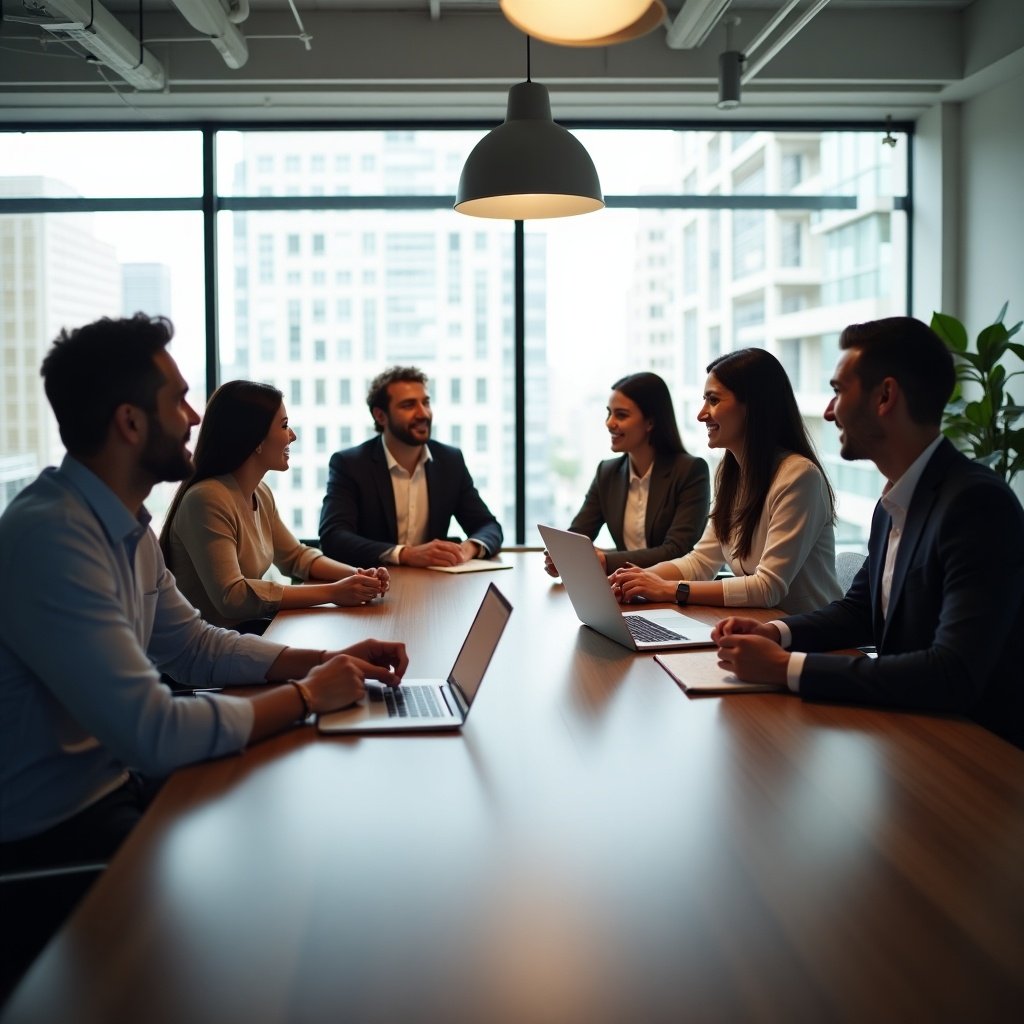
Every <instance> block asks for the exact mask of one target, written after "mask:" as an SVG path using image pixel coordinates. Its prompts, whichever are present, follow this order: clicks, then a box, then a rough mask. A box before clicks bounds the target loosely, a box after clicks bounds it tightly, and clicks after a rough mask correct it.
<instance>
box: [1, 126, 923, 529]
mask: <svg viewBox="0 0 1024 1024" xmlns="http://www.w3.org/2000/svg"><path fill="white" fill-rule="evenodd" d="M32 134H33V135H35V136H38V141H39V142H43V141H46V142H48V143H50V144H52V147H53V148H52V149H51V150H50V152H58V151H59V145H60V141H61V139H60V133H32ZM124 134H125V136H126V137H127V138H128V139H129V140H130V139H131V133H124ZM577 134H578V135H579V137H580V138H581V139H582V140H584V142H585V144H586V145H587V146H588V149H590V151H591V152H592V154H593V155H594V157H595V160H596V162H597V165H598V168H599V170H600V172H601V175H602V181H603V184H604V188H605V192H606V194H609V195H617V196H624V197H627V199H628V197H629V196H630V195H636V196H637V197H643V196H645V195H666V196H672V195H679V196H696V197H703V196H708V197H719V198H720V200H721V207H720V208H711V209H701V208H689V209H688V208H685V204H680V205H677V206H669V207H667V208H665V209H651V208H646V209H644V208H636V209H609V210H607V211H604V212H603V213H601V214H599V215H597V216H595V217H592V218H577V219H573V220H571V221H565V222H530V223H527V225H526V228H525V259H524V267H523V273H524V281H525V308H524V310H523V315H524V322H525V339H524V345H525V350H524V357H525V359H524V363H525V370H524V373H525V379H526V387H525V392H526V414H525V415H526V423H525V425H524V426H525V431H524V432H525V436H526V448H525V454H526V464H527V471H526V479H525V493H524V497H525V502H526V523H527V535H526V537H525V538H524V539H525V540H526V542H528V543H530V542H533V541H535V539H536V538H535V537H534V536H532V530H533V523H535V522H538V521H553V522H566V521H568V518H569V517H570V516H571V514H572V512H573V511H575V508H576V507H577V506H578V503H579V500H580V499H581V497H582V494H583V492H584V491H585V489H586V486H587V483H588V482H589V479H590V477H591V476H592V474H593V469H594V466H595V465H596V462H597V461H598V460H599V459H600V458H603V457H606V456H607V455H608V451H607V438H606V435H605V432H604V430H603V417H604V405H605V403H606V401H607V388H608V385H609V384H610V383H611V381H612V380H614V379H615V377H617V376H619V375H621V374H622V373H625V372H630V371H633V370H638V369H653V370H655V371H656V372H658V373H661V374H662V375H663V376H665V377H666V379H667V380H668V381H669V384H670V386H671V387H672V389H673V394H674V395H675V397H676V410H677V414H678V416H679V419H680V426H681V428H682V430H683V433H684V438H685V439H686V441H687V444H688V445H689V446H690V447H691V448H692V449H693V450H695V451H696V452H698V453H702V454H703V453H704V452H703V447H704V446H703V440H704V439H703V436H702V434H701V431H700V429H699V426H698V425H697V424H696V421H695V418H694V417H695V415H696V410H697V409H698V408H699V400H700V393H701V391H702V389H703V376H704V370H703V367H704V366H705V365H706V363H707V361H709V360H710V359H712V358H714V357H716V356H717V355H719V354H721V353H722V352H724V351H729V350H731V349H733V348H736V347H739V346H741V345H744V344H759V345H764V346H765V347H768V348H769V349H771V350H772V351H774V352H775V353H776V354H777V355H778V356H779V357H780V359H782V361H783V362H784V364H785V365H786V366H787V369H788V370H789V372H790V374H791V376H792V377H793V381H794V386H795V387H796V389H797V392H798V398H799V399H800V402H801V407H802V409H803V410H804V412H805V414H806V416H807V420H808V424H809V426H810V428H811V430H812V433H813V435H814V436H815V438H816V439H817V440H818V442H819V445H820V447H821V448H822V453H823V455H824V457H825V459H826V462H827V464H828V466H829V471H830V473H831V474H832V476H833V480H834V482H835V483H836V485H837V489H838V490H839V491H840V497H841V506H840V511H841V516H842V523H841V531H840V532H841V534H842V533H843V532H844V531H845V534H846V536H847V537H849V538H850V539H851V540H852V539H854V538H855V537H858V536H862V535H863V532H864V530H865V528H866V523H867V516H868V514H869V510H870V507H871V505H872V504H873V502H874V499H875V497H876V496H877V493H878V489H879V481H878V480H877V474H875V473H874V471H873V470H870V469H866V468H865V467H863V466H859V465H855V464H846V463H842V462H841V460H840V459H839V457H838V451H837V446H836V445H835V439H834V437H833V434H834V431H830V430H823V429H821V421H820V413H821V410H822V408H823V407H824V404H825V401H827V379H828V375H829V372H830V370H831V367H832V363H833V362H834V354H835V334H836V331H837V329H838V328H840V327H841V326H843V324H845V323H847V322H850V321H852V320H858V319H867V318H870V317H872V316H881V315H888V314H891V313H900V312H904V311H905V310H904V308H903V295H904V293H905V288H904V285H905V279H904V276H903V275H904V273H905V271H906V266H905V264H906V258H905V254H906V217H905V215H904V214H903V213H902V212H900V211H898V210H894V203H893V197H894V196H900V195H902V194H903V193H904V192H905V191H906V189H905V181H906V168H905V161H904V158H903V156H902V153H904V152H905V148H904V149H903V150H901V151H900V152H897V153H895V154H894V153H893V151H891V150H889V149H888V148H887V147H881V146H879V145H878V138H877V136H876V135H875V134H873V133H855V132H822V133H809V132H792V131H787V132H771V131H761V132H744V133H728V132H721V133H720V132H714V131H700V132H692V131H687V132H684V131H667V130H665V131H656V130H650V131H648V130H645V131H633V132H624V131H604V132H601V131H598V130H587V131H580V132H578V133H577ZM44 136H50V137H52V138H48V139H46V140H44V139H43V137H44ZM166 137H167V138H169V139H174V140H181V139H184V140H186V142H185V144H183V145H181V146H179V147H178V148H177V150H176V152H177V153H180V159H181V161H182V163H183V165H187V166H182V167H181V168H177V169H176V171H175V173H173V174H170V175H169V176H168V179H169V180H168V181H167V182H164V181H152V182H151V183H150V188H149V192H148V193H147V192H145V191H143V193H142V194H143V196H147V195H148V196H149V197H150V198H153V197H156V198H157V200H158V198H159V197H161V196H166V195H179V194H184V195H193V196H194V195H198V194H199V191H200V184H201V151H200V146H199V142H198V139H199V134H198V133H195V132H192V133H190V132H180V133H167V136H166ZM477 137H479V133H476V134H474V133H472V132H441V131H424V130H417V131H387V132H380V131H351V132H327V131H325V132H277V133H271V132H219V133H217V134H216V140H217V146H218V170H219V180H218V182H217V187H218V191H219V192H220V194H222V195H224V196H229V197H236V198H238V199H239V200H240V202H239V204H238V205H237V208H234V209H228V210H224V211H222V212H221V213H220V214H218V219H217V229H218V239H219V249H220V261H221V266H220V268H219V269H220V274H219V282H220V285H219V287H220V294H219V295H218V297H217V298H218V308H219V310H220V322H219V338H218V344H219V353H218V355H219V362H220V377H221V379H228V378H231V377H236V376H246V377H252V378H254V379H257V380H266V381H269V382H271V383H275V384H276V385H277V386H279V387H281V388H282V390H283V391H284V392H285V395H286V400H287V401H288V404H289V415H290V416H291V419H292V422H293V424H294V426H295V429H296V430H297V432H298V434H299V440H298V442H297V443H296V445H295V446H294V456H293V466H294V468H293V470H292V472H291V477H290V479H288V480H287V482H286V481H285V480H284V479H279V478H277V475H275V474H272V475H271V477H270V478H269V482H271V483H272V484H273V485H274V486H275V488H276V490H277V493H278V500H279V502H280V503H281V505H282V508H283V513H284V515H285V517H286V521H289V522H291V523H292V524H293V526H294V527H295V528H296V530H297V531H299V532H301V533H302V534H303V535H311V534H313V533H315V531H316V526H317V521H318V514H319V505H320V499H321V496H322V481H323V478H324V468H325V459H326V456H327V455H328V454H329V450H331V449H333V445H331V444H330V443H329V442H334V441H336V442H337V445H338V447H345V446H348V445H350V444H355V443H358V442H359V441H361V440H363V439H364V438H365V437H369V436H372V435H373V428H372V422H371V420H370V417H369V412H368V411H367V410H366V407H365V404H364V401H363V396H364V394H365V383H366V382H367V381H368V380H369V379H370V378H371V377H372V376H373V375H374V373H376V372H377V371H378V370H379V369H380V368H382V367H383V366H384V365H386V364H388V363H392V362H413V363H417V364H419V365H422V366H423V368H424V370H426V371H427V373H428V374H429V375H430V377H431V387H432V394H433V399H434V406H435V436H436V437H438V438H439V439H440V440H444V441H449V442H451V443H455V444H459V445H460V446H461V445H462V444H463V443H466V444H469V445H471V450H467V451H466V455H467V459H468V460H469V463H470V468H471V470H472V472H473V473H474V476H475V477H476V479H477V482H478V483H482V482H483V483H482V487H481V489H482V490H484V491H485V493H484V496H485V498H486V500H487V501H488V502H489V504H491V506H492V508H494V510H495V511H496V513H497V514H498V515H499V517H500V518H501V519H502V521H503V523H504V524H505V527H506V534H507V535H508V536H509V537H510V538H511V536H512V531H511V525H512V523H513V522H514V521H515V515H516V477H515V435H516V430H515V407H516V404H515V400H514V397H515V393H514V388H515V380H514V363H515V359H514V351H515V339H514V336H513V331H514V323H515V302H514V296H513V282H514V279H515V267H514V255H513V245H512V229H511V226H510V225H508V224H501V223H497V224H491V223H483V222H479V221H474V220H472V219H470V218H463V217H460V216H458V215H456V214H454V213H452V212H451V211H450V210H447V209H427V210H420V209H408V208H402V207H401V205H400V204H397V203H396V206H395V208H392V209H388V208H382V209H372V210H368V209H357V208H353V209H331V210H320V209H318V210H302V209H288V210H274V209H270V210H266V209H260V210H254V209H245V208H244V199H245V198H246V197H248V196H256V197H299V198H301V197H303V196H308V197H316V196H329V197H344V196H366V195H369V196H383V197H385V199H384V200H382V206H383V207H386V206H387V202H388V197H396V200H398V199H400V198H401V197H404V196H445V195H449V194H451V193H452V192H454V187H455V182H456V181H457V177H458V173H459V171H460V170H461V165H462V161H463V160H464V158H465V154H466V153H467V152H468V150H469V148H471V146H472V144H473V143H474V142H475V141H476V138H477ZM11 138H14V137H13V136H12V137H11ZM6 141H7V140H6V139H5V142H6ZM106 141H107V139H105V142H106ZM31 144H32V139H31V137H30V139H29V142H28V144H26V146H25V149H26V153H27V152H28V151H29V149H30V148H31ZM38 148H39V150H40V152H41V153H42V154H43V155H42V156H41V157H40V158H39V160H38V161H37V164H38V166H39V167H40V168H42V169H45V170H46V173H45V174H42V173H38V174H36V175H35V176H34V177H35V179H36V180H35V181H34V182H27V180H26V179H27V178H29V177H32V176H31V175H26V174H19V176H18V178H14V177H13V176H8V177H4V178H0V200H2V197H3V196H5V195H6V196H10V195H29V196H35V195H38V196H45V195H48V194H54V193H55V192H56V194H66V195H86V196H92V195H96V196H100V195H104V194H108V195H137V194H139V189H140V188H141V187H142V186H141V184H140V181H139V180H138V179H139V176H135V178H134V180H133V181H132V183H131V185H130V186H129V185H128V184H127V183H125V182H119V183H117V184H116V185H111V184H104V185H97V184H96V183H95V182H96V181H98V180H100V176H99V175H98V174H94V175H93V179H92V180H90V179H89V178H88V176H87V177H86V178H83V179H82V180H81V181H75V180H71V181H61V180H60V179H59V175H60V173H65V172H67V173H69V174H70V170H69V169H68V168H66V166H65V165H64V164H61V163H59V162H57V161H56V160H54V159H52V158H51V159H50V161H49V162H47V158H46V152H45V151H46V146H45V145H40V146H39V147H38ZM136 150H137V147H136ZM624 154H625V157H624ZM136 159H138V156H137V155H136ZM23 163H24V164H25V165H28V164H30V163H31V159H30V158H29V157H26V158H25V159H24V160H23ZM109 163H110V162H109V161H105V164H108V165H109ZM128 165H129V166H130V161H128ZM171 179H173V180H171ZM111 188H112V189H113V191H112V192H111V191H110V189H111ZM103 189H106V190H107V191H106V192H104V191H103ZM762 193H763V194H767V195H774V194H785V195H796V196H812V197H813V196H844V195H846V196H848V195H854V196H856V206H855V208H852V209H848V210H836V209H821V210H810V209H806V210H790V209H787V210H774V209H731V208H730V206H729V197H730V196H732V195H739V196H752V195H753V196H756V195H759V194H762ZM627 205H628V203H627ZM118 216H119V217H120V218H121V221H122V223H123V224H126V223H127V222H128V221H130V220H133V219H134V220H137V218H138V217H139V216H140V215H139V214H122V215H109V214H104V215H102V217H101V216H100V215H95V216H92V215H88V214H44V213H30V214H8V213H4V212H3V211H2V206H0V265H2V270H3V274H2V277H0V280H2V281H3V289H4V291H3V299H4V302H3V307H2V316H3V321H2V326H3V332H4V334H3V339H2V341H3V352H4V367H3V373H4V376H3V384H4V392H5V394H4V409H3V411H4V430H3V433H2V440H3V448H2V449H0V466H2V472H0V502H5V501H6V500H9V497H10V496H11V495H12V494H14V493H16V492H17V490H18V489H19V488H20V487H21V486H23V485H24V484H25V483H26V482H27V481H28V480H30V479H32V478H33V477H34V475H35V474H36V473H37V472H38V469H39V468H40V467H41V466H42V465H44V464H46V463H47V462H53V461H56V459H57V458H59V455H60V446H59V442H58V441H57V439H56V431H55V429H54V427H53V424H52V420H51V419H50V415H49V410H48V408H47V407H46V405H45V402H44V401H43V400H42V394H41V390H40V388H39V385H38V376H37V374H38V362H39V359H40V358H41V353H42V352H43V351H44V350H45V348H46V346H47V345H48V343H49V340H50V339H52V337H53V336H54V335H55V334H56V332H57V330H58V329H59V327H61V326H64V325H65V324H76V323H82V322H85V321H86V320H88V319H92V318H94V317H95V316H99V315H104V314H110V313H115V314H116V313H119V312H123V311H129V310H127V309H125V308H124V304H125V303H129V304H133V305H134V306H135V307H137V308H143V309H145V310H146V311H147V312H152V313H157V312H160V313H166V314H168V315H170V316H171V317H172V318H173V319H174V320H175V323H176V326H177V338H176V340H175V342H174V348H173V350H174V352H175V354H176V356H177V357H178V359H179V361H180V362H182V364H183V369H184V370H185V371H186V376H188V377H189V379H190V380H191V382H192V385H193V392H192V393H193V396H194V397H195V399H196V404H197V406H199V407H201V406H202V405H203V403H204V401H205V397H206V393H205V392H206V387H205V381H204V380H203V376H202V375H203V357H204V351H203V348H204V337H203V320H202V302H203V300H202V286H201V278H200V273H201V259H200V258H199V254H201V252H202V239H201V227H200V224H201V222H200V217H199V215H198V214H194V213H188V214H183V213H181V212H177V213H173V214H171V213H162V214H161V213H151V214H146V215H144V216H145V217H149V218H153V219H154V221H159V220H160V218H163V220H164V222H165V223H166V224H168V225H169V224H171V223H173V224H175V225H177V224H180V223H183V222H187V221H189V219H191V221H192V222H193V223H194V225H195V227H194V228H193V229H192V230H191V232H190V235H189V243H188V245H187V246H185V247H184V249H185V251H184V253H183V255H181V256H175V257H174V258H173V259H172V258H170V256H169V253H170V252H171V251H172V250H174V249H175V248H176V247H175V246H168V244H167V239H168V238H170V237H172V232H171V231H170V230H167V229H165V230H163V231H161V230H159V229H156V230H153V231H151V232H148V234H150V235H151V236H152V239H153V241H152V244H151V246H150V251H149V252H139V251H134V250H133V249H132V248H131V246H129V245H127V244H126V243H125V242H124V241H123V237H122V236H124V235H127V234H128V232H127V231H126V230H123V229H122V228H121V227H118V226H117V225H116V224H115V223H114V222H115V221H116V218H117V217H118ZM135 234H136V235H138V234H139V233H138V232H135ZM173 234H174V235H175V236H176V235H177V234H178V232H174V233H173ZM82 254H86V255H85V258H84V259H83V258H82ZM185 265H187V266H188V268H189V269H188V271H183V270H182V267H183V266H185ZM41 266H45V267H46V268H47V270H46V273H45V274H44V273H42V272H41V271H40V270H38V269H33V268H39V267H41ZM130 268H134V269H130ZM581 271H582V276H583V280H584V281H585V282H586V287H584V286H581V285H580V284H579V283H578V282H579V281H580V279H581ZM133 282H134V283H133ZM595 284H596V285H597V286H596V287H595ZM15 295H16V296H17V301H15V298H14V296H15ZM151 504H152V503H151ZM156 512H157V515H158V517H159V515H160V514H161V508H160V507H159V502H157V508H156ZM843 539H845V538H843Z"/></svg>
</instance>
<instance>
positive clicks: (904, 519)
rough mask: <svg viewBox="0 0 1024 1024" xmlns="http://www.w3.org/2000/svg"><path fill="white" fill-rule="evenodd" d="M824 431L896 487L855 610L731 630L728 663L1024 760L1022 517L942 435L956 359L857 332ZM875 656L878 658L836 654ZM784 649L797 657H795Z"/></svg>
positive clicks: (749, 674)
mask: <svg viewBox="0 0 1024 1024" xmlns="http://www.w3.org/2000/svg"><path fill="white" fill-rule="evenodd" d="M839 344H840V348H841V349H842V354H841V356H840V359H839V363H838V365H837V367H836V372H835V376H834V378H833V380H832V388H833V390H834V392H835V396H834V397H833V399H832V400H831V402H829V405H828V408H827V409H826V411H825V418H826V419H827V420H830V421H832V422H834V423H835V424H836V426H837V427H838V428H839V439H840V443H841V449H840V453H841V455H842V457H843V458H844V459H870V460H871V461H872V462H874V463H875V465H876V466H878V468H879V470H880V471H881V472H882V473H883V475H884V476H885V477H886V479H887V480H888V481H889V482H888V483H887V484H886V485H885V489H884V490H883V493H882V498H881V500H880V501H879V503H878V505H877V506H876V508H875V513H874V517H873V519H872V523H871V536H870V540H869V542H868V558H867V561H866V562H865V564H864V567H863V568H862V569H861V571H860V572H859V573H858V574H857V576H856V577H855V579H854V581H853V583H852V584H851V586H850V589H849V591H848V592H847V594H846V596H845V597H844V598H842V599H840V600H838V601H834V602H833V603H832V604H830V605H829V606H828V607H826V608H823V609H821V610H820V611H816V612H811V613H809V614H806V615H796V616H791V617H788V618H785V619H782V620H780V621H778V622H773V623H765V624H759V623H757V622H754V621H753V620H751V619H744V618H729V619H724V620H723V621H722V622H720V623H719V624H718V626H717V627H716V634H715V635H716V639H717V641H718V644H719V659H720V660H719V664H720V665H722V666H723V667H724V668H728V669H730V670H732V671H733V672H734V673H735V674H736V675H737V676H738V677H739V678H741V679H744V680H748V681H761V682H776V683H780V684H781V683H786V684H788V685H789V687H790V689H792V690H795V691H797V692H799V693H800V695H801V696H803V697H806V698H809V699H817V700H836V701H849V702H860V703H865V704H881V705H888V706H892V707H902V708H913V709H917V710H922V711H940V712H951V713H956V714H962V715H968V716H970V717H971V718H974V719H975V720H976V721H978V722H980V723H981V724H982V725H984V726H986V727H987V728H989V729H991V730H992V731H993V732H997V733H999V734H1000V735H1002V736H1004V737H1006V738H1007V739H1009V740H1010V741H1011V742H1012V743H1015V744H1016V745H1018V746H1024V676H1022V674H1021V669H1020V658H1019V650H1018V648H1017V646H1016V643H1017V642H1019V640H1020V637H1021V636H1024V510H1022V509H1021V505H1020V502H1019V501H1018V500H1017V498H1016V496H1015V495H1014V494H1013V492H1012V491H1011V490H1010V488H1009V487H1007V485H1006V484H1005V483H1004V482H1003V480H1002V479H1000V478H999V477H998V476H997V475H996V474H995V473H993V472H992V470H990V469H988V468H986V467H985V466H981V465H979V464H978V463H975V462H971V461H970V460H969V459H967V458H966V457H965V456H964V455H962V454H961V453H960V452H958V451H956V449H955V448H954V447H953V446H952V445H951V444H950V443H949V441H947V440H946V439H945V438H943V437H942V435H941V434H940V432H939V426H940V423H941V419H942V410H943V408H944V407H945V404H946V401H947V400H948V398H949V395H950V393H951V392H952V390H953V384H954V368H953V359H952V356H951V355H950V354H949V352H948V351H947V349H946V347H945V345H944V344H943V343H942V341H941V339H940V338H939V337H938V336H937V335H936V334H935V333H934V331H932V330H931V329H930V328H929V327H926V326H925V325H924V324H923V323H921V322H920V321H918V320H913V319H911V318H909V317H891V318H889V319H886V320H878V321H874V322H871V323H866V324H857V325H853V326H850V327H847V328H846V330H845V331H843V334H842V336H841V337H840V341H839ZM869 644H870V645H874V646H875V647H876V648H877V650H878V657H877V658H874V659H873V658H865V657H856V656H851V657H848V656H844V655H830V654H823V653H812V652H823V651H830V650H837V649H843V648H853V647H860V646H864V645H869ZM786 648H790V649H792V650H793V651H794V652H807V653H792V654H791V653H789V652H788V651H787V650H786Z"/></svg>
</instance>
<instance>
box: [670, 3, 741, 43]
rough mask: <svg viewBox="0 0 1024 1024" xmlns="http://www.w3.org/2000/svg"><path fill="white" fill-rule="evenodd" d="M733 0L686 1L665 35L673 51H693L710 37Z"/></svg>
mask: <svg viewBox="0 0 1024 1024" xmlns="http://www.w3.org/2000/svg"><path fill="white" fill-rule="evenodd" d="M730 2H731V0H686V3H684V4H683V6H682V9H681V10H680V11H679V13H678V14H677V15H676V16H675V18H674V19H673V21H672V24H671V25H669V27H668V31H667V32H666V34H665V42H666V43H667V44H668V46H669V47H670V48H671V49H673V50H692V49H694V48H696V47H698V46H700V44H701V43H703V42H704V40H705V39H707V37H708V36H709V35H710V33H711V30H712V29H713V28H714V27H715V26H716V25H717V24H718V22H719V21H720V20H721V17H722V15H723V14H725V10H726V8H727V7H728V6H729V4H730Z"/></svg>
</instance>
